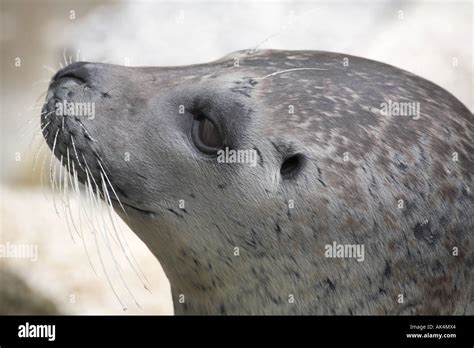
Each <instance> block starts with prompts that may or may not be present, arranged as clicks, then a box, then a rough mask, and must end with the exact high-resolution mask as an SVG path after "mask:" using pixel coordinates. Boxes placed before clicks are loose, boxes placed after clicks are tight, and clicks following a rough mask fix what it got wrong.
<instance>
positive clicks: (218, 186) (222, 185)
mask: <svg viewBox="0 0 474 348" xmlns="http://www.w3.org/2000/svg"><path fill="white" fill-rule="evenodd" d="M217 188H220V189H224V188H225V185H224V184H217Z"/></svg>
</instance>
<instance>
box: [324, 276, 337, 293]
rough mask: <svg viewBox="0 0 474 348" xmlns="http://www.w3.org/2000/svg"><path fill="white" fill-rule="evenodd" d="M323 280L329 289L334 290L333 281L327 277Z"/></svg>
mask: <svg viewBox="0 0 474 348" xmlns="http://www.w3.org/2000/svg"><path fill="white" fill-rule="evenodd" d="M325 282H326V284H327V285H328V286H329V289H331V291H334V290H336V286H335V285H334V283H333V282H332V281H331V280H330V279H329V278H327V279H326V280H325Z"/></svg>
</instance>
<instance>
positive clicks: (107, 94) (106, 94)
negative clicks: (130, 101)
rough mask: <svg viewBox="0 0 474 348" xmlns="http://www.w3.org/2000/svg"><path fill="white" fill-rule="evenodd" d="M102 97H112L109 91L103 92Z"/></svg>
mask: <svg viewBox="0 0 474 348" xmlns="http://www.w3.org/2000/svg"><path fill="white" fill-rule="evenodd" d="M102 97H104V98H110V94H109V93H107V92H102Z"/></svg>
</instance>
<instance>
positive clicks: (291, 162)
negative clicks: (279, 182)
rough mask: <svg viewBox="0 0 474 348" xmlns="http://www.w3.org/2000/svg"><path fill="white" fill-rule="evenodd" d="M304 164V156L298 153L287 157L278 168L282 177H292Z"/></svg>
mask: <svg viewBox="0 0 474 348" xmlns="http://www.w3.org/2000/svg"><path fill="white" fill-rule="evenodd" d="M303 164H304V156H303V155H302V154H300V153H297V154H295V155H291V156H289V157H287V158H286V159H285V160H284V161H283V163H282V165H281V168H280V174H281V176H282V177H283V179H292V178H294V177H295V175H296V174H297V173H298V172H299V171H300V170H301V168H302V167H303Z"/></svg>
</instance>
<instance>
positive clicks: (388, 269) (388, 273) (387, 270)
mask: <svg viewBox="0 0 474 348" xmlns="http://www.w3.org/2000/svg"><path fill="white" fill-rule="evenodd" d="M383 275H384V276H385V277H387V278H388V277H390V276H391V275H392V267H390V263H389V262H388V261H387V260H385V270H384V271H383Z"/></svg>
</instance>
